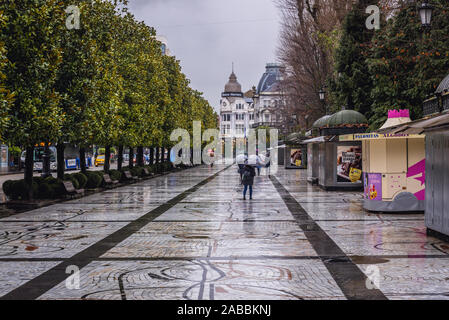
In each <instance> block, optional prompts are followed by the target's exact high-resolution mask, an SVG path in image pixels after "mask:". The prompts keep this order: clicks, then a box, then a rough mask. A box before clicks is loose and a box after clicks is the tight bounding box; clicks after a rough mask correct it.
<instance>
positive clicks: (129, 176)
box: [123, 170, 139, 181]
mask: <svg viewBox="0 0 449 320" xmlns="http://www.w3.org/2000/svg"><path fill="white" fill-rule="evenodd" d="M123 174H124V175H125V178H126V180H128V181H138V180H139V178H138V177H135V176H133V175H132V174H131V172H129V171H128V170H126V171H124V172H123Z"/></svg>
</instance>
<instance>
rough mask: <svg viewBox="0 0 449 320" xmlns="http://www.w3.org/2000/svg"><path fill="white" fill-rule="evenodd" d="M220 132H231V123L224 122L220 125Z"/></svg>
mask: <svg viewBox="0 0 449 320" xmlns="http://www.w3.org/2000/svg"><path fill="white" fill-rule="evenodd" d="M221 133H222V134H229V133H231V125H230V124H224V125H222V126H221Z"/></svg>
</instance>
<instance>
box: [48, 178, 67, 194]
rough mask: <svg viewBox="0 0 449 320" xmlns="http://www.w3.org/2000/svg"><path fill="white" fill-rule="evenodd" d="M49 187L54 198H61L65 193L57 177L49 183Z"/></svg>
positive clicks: (62, 184)
mask: <svg viewBox="0 0 449 320" xmlns="http://www.w3.org/2000/svg"><path fill="white" fill-rule="evenodd" d="M50 188H51V189H52V192H53V197H55V198H63V197H64V196H65V195H66V194H67V192H66V190H65V187H64V183H63V182H62V181H61V180H59V179H55V180H54V181H53V183H51V184H50Z"/></svg>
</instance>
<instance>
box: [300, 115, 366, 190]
mask: <svg viewBox="0 0 449 320" xmlns="http://www.w3.org/2000/svg"><path fill="white" fill-rule="evenodd" d="M317 121H318V124H316V123H315V124H316V125H317V126H319V133H320V134H321V136H319V137H315V138H312V139H308V140H305V141H304V143H306V144H307V148H308V157H309V159H308V163H309V167H310V169H309V170H308V177H307V180H308V181H309V182H311V183H317V184H318V185H319V186H320V187H322V188H323V189H325V190H362V186H363V184H362V143H361V142H360V141H354V140H351V139H348V140H345V139H340V137H339V135H341V134H349V133H362V132H365V131H366V129H367V128H368V121H367V120H366V118H365V117H364V116H363V115H362V114H361V113H359V112H357V111H354V110H342V111H340V112H337V113H336V114H334V115H332V116H325V117H324V118H321V119H318V120H317ZM315 124H314V125H315Z"/></svg>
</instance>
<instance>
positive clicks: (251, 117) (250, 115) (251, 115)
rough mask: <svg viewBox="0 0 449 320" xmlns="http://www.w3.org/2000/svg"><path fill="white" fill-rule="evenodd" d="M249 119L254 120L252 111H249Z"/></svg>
mask: <svg viewBox="0 0 449 320" xmlns="http://www.w3.org/2000/svg"><path fill="white" fill-rule="evenodd" d="M249 120H250V121H251V120H254V113H250V114H249Z"/></svg>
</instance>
